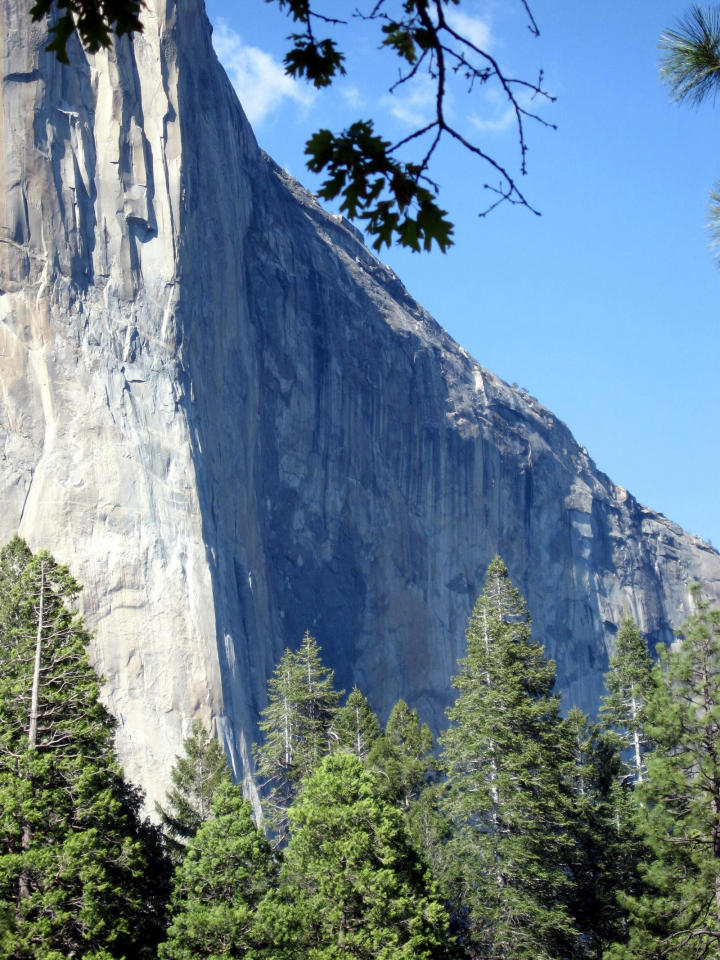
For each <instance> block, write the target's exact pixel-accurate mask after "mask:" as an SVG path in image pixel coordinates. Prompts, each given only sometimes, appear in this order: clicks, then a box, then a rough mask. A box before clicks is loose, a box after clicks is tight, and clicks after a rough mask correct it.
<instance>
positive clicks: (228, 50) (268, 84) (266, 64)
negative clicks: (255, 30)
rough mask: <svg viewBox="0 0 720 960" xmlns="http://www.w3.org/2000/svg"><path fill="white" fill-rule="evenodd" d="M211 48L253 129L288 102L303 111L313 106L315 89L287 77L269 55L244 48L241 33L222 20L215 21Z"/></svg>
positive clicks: (257, 49)
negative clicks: (296, 105) (212, 47)
mask: <svg viewBox="0 0 720 960" xmlns="http://www.w3.org/2000/svg"><path fill="white" fill-rule="evenodd" d="M213 46H214V47H215V53H217V55H218V59H219V60H220V62H221V63H222V65H223V67H225V70H226V71H227V75H228V77H229V78H230V82H231V83H232V85H233V87H235V91H236V93H237V95H238V97H239V98H240V103H241V104H242V107H243V110H244V111H245V113H246V115H247V118H248V120H249V121H250V123H252V124H253V126H258V125H259V124H261V123H262V122H263V120H265V118H266V117H268V116H269V115H270V114H271V113H273V112H274V111H275V110H277V109H278V108H279V107H280V106H281V105H282V104H283V102H285V101H287V100H292V101H293V102H295V103H297V104H299V105H300V106H302V107H305V108H308V107H310V106H311V104H312V103H313V101H314V99H315V91H314V90H311V89H309V88H308V87H305V86H304V85H303V84H301V83H299V82H298V81H296V80H293V78H292V77H289V76H288V75H287V74H286V73H285V71H284V69H283V66H282V64H280V63H278V62H277V61H276V60H273V58H272V57H271V56H270V54H269V53H266V52H265V51H264V50H260V49H259V47H247V46H245V45H244V44H243V42H242V38H241V36H240V34H238V33H236V32H235V31H234V30H232V29H231V28H230V27H229V26H228V25H227V23H225V21H224V20H218V21H217V25H216V26H215V29H214V31H213Z"/></svg>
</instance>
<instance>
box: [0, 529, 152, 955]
mask: <svg viewBox="0 0 720 960" xmlns="http://www.w3.org/2000/svg"><path fill="white" fill-rule="evenodd" d="M78 592H79V587H78V585H77V584H76V583H75V581H74V580H73V579H72V578H71V576H70V574H69V573H68V571H67V569H66V568H65V567H62V566H60V565H58V564H57V563H55V561H54V560H53V559H52V557H51V556H50V555H49V554H48V553H46V552H41V553H38V554H37V555H35V556H33V555H32V554H31V553H30V551H29V550H28V548H27V547H26V546H25V544H24V543H23V542H22V541H21V540H18V539H15V540H13V541H12V542H11V543H10V544H9V545H8V546H7V547H5V549H4V550H3V551H2V552H1V553H0V937H2V938H3V939H2V941H0V942H3V946H4V951H5V952H3V954H2V955H3V956H5V957H12V958H13V960H20V958H26V957H27V958H30V957H33V958H38V960H59V958H61V957H83V958H86V960H89V958H95V957H97V958H100V957H104V958H110V957H123V956H126V957H127V956H132V957H146V956H147V957H151V956H152V955H153V946H154V943H155V942H156V940H157V938H158V937H159V935H160V925H159V916H160V913H161V910H162V901H163V897H164V893H165V884H166V881H167V869H166V865H165V863H164V861H163V859H162V856H161V845H160V840H159V836H158V833H157V831H155V830H154V829H153V828H151V827H150V826H149V825H147V824H144V823H142V821H141V819H140V814H139V808H140V803H141V799H142V798H141V796H140V794H138V793H137V792H136V791H134V790H133V789H131V788H130V787H128V786H127V785H126V784H125V782H124V781H123V778H122V775H121V772H120V770H119V768H118V766H117V764H116V761H115V756H114V747H113V727H114V721H113V719H112V718H111V717H110V715H109V714H108V713H107V711H106V710H105V708H104V707H103V706H102V705H101V704H100V702H99V700H98V680H97V677H96V676H95V673H94V672H93V670H92V668H91V666H90V664H89V663H88V659H87V656H86V653H85V645H86V643H87V641H88V635H87V633H86V632H85V629H84V627H83V624H82V621H81V620H80V619H79V618H78V617H77V616H75V615H74V614H73V613H72V610H71V607H72V604H73V602H74V600H75V598H76V596H77V594H78Z"/></svg>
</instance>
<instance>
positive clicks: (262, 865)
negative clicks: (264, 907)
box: [158, 778, 277, 960]
mask: <svg viewBox="0 0 720 960" xmlns="http://www.w3.org/2000/svg"><path fill="white" fill-rule="evenodd" d="M276 875H277V864H276V861H275V859H274V857H273V854H272V851H271V849H270V845H269V844H268V842H267V840H266V839H265V837H264V836H263V834H262V833H261V831H259V830H258V829H257V828H256V827H255V824H254V823H253V819H252V810H251V808H250V804H249V803H248V802H247V801H246V800H243V797H242V791H241V789H240V787H236V786H233V784H232V783H231V782H230V781H229V778H226V779H224V780H223V781H222V783H220V784H219V786H218V788H217V790H216V791H215V794H214V796H213V799H212V801H211V810H210V811H209V815H208V817H207V818H206V819H205V820H203V821H202V823H200V825H199V826H198V829H197V832H196V833H195V834H194V835H193V836H192V837H190V838H189V840H188V842H187V848H186V856H185V858H184V860H183V861H182V863H180V864H179V865H178V866H177V868H176V871H175V875H174V878H173V889H172V896H171V899H170V904H169V918H170V923H169V927H168V931H167V939H166V941H165V943H163V944H162V945H161V946H160V949H159V951H158V957H159V960H201V958H202V960H220V958H231V957H247V958H248V960H250V958H251V957H254V956H258V955H259V954H258V953H257V952H256V951H257V950H258V949H259V946H260V944H259V942H258V934H257V931H256V924H255V912H256V910H257V907H258V904H259V903H260V901H261V900H262V898H263V897H264V896H265V894H266V892H267V890H268V889H269V888H270V886H271V885H272V884H274V883H275V881H276Z"/></svg>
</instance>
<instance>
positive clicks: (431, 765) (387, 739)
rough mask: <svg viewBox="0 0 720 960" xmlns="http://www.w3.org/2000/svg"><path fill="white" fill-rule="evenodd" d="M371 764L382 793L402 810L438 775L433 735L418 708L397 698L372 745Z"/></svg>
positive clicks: (407, 810)
mask: <svg viewBox="0 0 720 960" xmlns="http://www.w3.org/2000/svg"><path fill="white" fill-rule="evenodd" d="M369 762H370V766H371V767H372V768H373V769H375V770H376V771H377V772H378V773H379V777H378V782H379V784H380V789H381V790H382V792H383V795H384V796H385V797H387V798H388V799H389V800H391V802H393V803H396V804H397V805H398V806H399V807H400V808H401V809H402V810H404V811H405V813H409V812H410V808H411V805H412V803H413V802H414V801H416V800H417V799H418V798H419V796H420V794H421V792H422V790H423V788H424V787H426V786H427V785H428V784H429V783H430V782H432V781H433V780H434V779H435V777H436V774H437V768H436V762H435V757H434V755H433V738H432V734H431V733H430V729H429V727H428V725H427V724H426V723H424V724H422V726H421V725H420V721H419V720H418V715H417V710H410V708H409V707H408V705H407V704H406V703H405V701H404V700H398V702H397V703H396V704H395V706H394V707H393V708H392V711H391V712H390V716H389V717H388V722H387V724H386V725H385V733H384V735H383V736H382V737H380V738H379V740H378V741H377V742H376V743H375V745H374V746H373V749H372V751H371V753H370V761H369Z"/></svg>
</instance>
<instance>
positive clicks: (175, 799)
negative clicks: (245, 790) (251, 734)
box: [156, 720, 231, 860]
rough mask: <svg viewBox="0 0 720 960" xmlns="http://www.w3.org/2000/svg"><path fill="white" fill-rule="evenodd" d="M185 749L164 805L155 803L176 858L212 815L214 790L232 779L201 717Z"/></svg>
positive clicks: (172, 772)
mask: <svg viewBox="0 0 720 960" xmlns="http://www.w3.org/2000/svg"><path fill="white" fill-rule="evenodd" d="M183 749H184V753H183V755H182V756H179V757H178V758H177V760H176V763H175V766H174V767H173V769H172V771H171V774H170V779H171V781H172V787H171V788H170V790H169V792H168V795H167V800H166V802H165V806H164V807H161V806H160V805H159V804H157V805H156V810H157V813H158V814H159V816H160V820H161V823H162V826H163V830H164V832H165V837H166V841H167V845H168V848H169V850H170V853H171V856H172V857H173V859H175V860H177V859H181V858H182V855H183V852H184V849H185V844H186V843H187V841H188V840H189V839H190V838H191V837H194V836H195V834H196V833H197V831H198V829H199V827H200V825H201V824H203V823H204V822H205V821H206V820H207V819H208V817H209V816H210V808H211V804H212V800H213V797H214V796H215V794H216V793H217V792H218V790H220V788H221V787H223V786H225V785H226V784H228V783H230V782H231V776H230V769H229V767H228V763H227V757H226V756H225V751H224V750H223V748H222V747H221V745H220V744H219V743H218V741H217V740H216V739H215V737H213V736H212V734H211V733H210V732H209V731H208V730H207V729H206V728H205V726H204V724H203V722H202V721H201V720H195V721H194V722H193V725H192V728H191V730H190V736H189V737H188V738H187V739H186V740H185V742H184V744H183Z"/></svg>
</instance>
